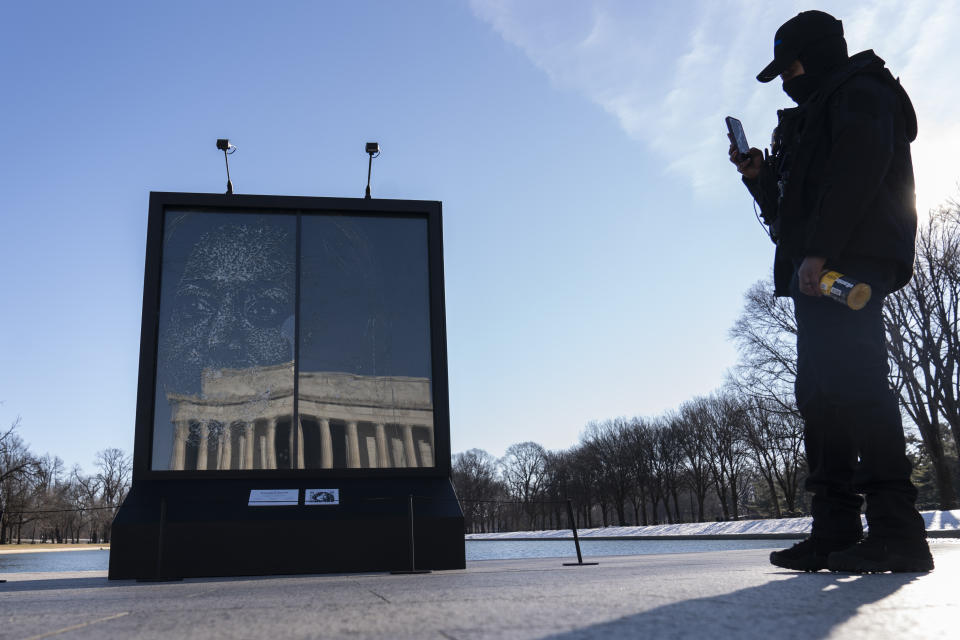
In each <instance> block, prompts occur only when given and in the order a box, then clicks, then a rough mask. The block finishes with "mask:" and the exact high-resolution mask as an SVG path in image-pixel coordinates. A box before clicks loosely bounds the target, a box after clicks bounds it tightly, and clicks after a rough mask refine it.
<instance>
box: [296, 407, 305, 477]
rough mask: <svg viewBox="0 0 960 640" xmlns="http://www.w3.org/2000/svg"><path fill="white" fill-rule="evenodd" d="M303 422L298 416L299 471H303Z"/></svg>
mask: <svg viewBox="0 0 960 640" xmlns="http://www.w3.org/2000/svg"><path fill="white" fill-rule="evenodd" d="M303 445H304V443H303V422H302V421H301V419H300V416H297V469H303V467H304V464H303V462H304V460H303V449H304V446H303Z"/></svg>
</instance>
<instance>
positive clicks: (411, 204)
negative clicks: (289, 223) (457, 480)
mask: <svg viewBox="0 0 960 640" xmlns="http://www.w3.org/2000/svg"><path fill="white" fill-rule="evenodd" d="M174 208H175V209H183V208H190V209H191V210H210V211H216V210H229V212H231V213H242V212H243V211H244V210H248V211H249V212H250V213H263V212H275V213H283V214H286V215H291V214H303V213H312V214H321V215H322V214H324V213H328V214H329V215H359V216H373V217H404V218H406V217H414V218H423V219H426V221H427V250H428V267H429V287H430V294H429V295H430V346H431V365H432V369H431V388H432V392H433V414H434V429H433V433H434V447H435V451H436V454H435V455H434V466H433V467H400V468H390V469H349V468H336V469H248V470H242V469H231V470H217V471H194V470H182V471H173V470H154V469H151V459H152V446H153V428H154V393H155V390H156V373H157V372H156V369H157V338H158V324H159V311H160V278H161V270H162V264H163V263H162V260H163V226H164V224H163V223H164V215H165V213H166V211H168V210H170V209H174ZM441 218H442V212H441V203H440V202H437V201H428V200H385V199H365V198H364V199H361V198H318V197H301V196H264V195H226V194H209V193H173V192H151V193H150V212H149V217H148V221H147V250H146V264H145V268H144V282H143V291H144V295H143V317H142V321H141V326H140V371H139V384H138V389H137V414H136V432H135V436H134V449H133V482H134V483H137V482H142V481H144V480H146V481H148V482H149V481H152V480H161V479H169V480H190V479H200V478H203V479H213V478H217V479H229V478H236V479H242V478H249V479H260V480H266V479H271V480H272V479H299V480H302V479H305V478H317V479H318V480H321V479H323V478H331V479H332V478H375V477H382V478H389V477H423V476H442V477H449V475H450V409H449V385H448V380H447V338H446V310H445V301H444V279H443V226H442V219H441ZM298 219H299V216H298ZM151 292H152V293H153V295H150V294H151Z"/></svg>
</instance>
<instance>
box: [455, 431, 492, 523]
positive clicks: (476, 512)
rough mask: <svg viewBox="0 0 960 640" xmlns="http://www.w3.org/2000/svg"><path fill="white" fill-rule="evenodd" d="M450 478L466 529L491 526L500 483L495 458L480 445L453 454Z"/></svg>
mask: <svg viewBox="0 0 960 640" xmlns="http://www.w3.org/2000/svg"><path fill="white" fill-rule="evenodd" d="M451 478H452V480H453V486H454V488H455V489H456V492H457V497H458V498H459V499H460V504H461V506H462V507H463V515H464V528H465V529H466V531H467V532H482V531H489V530H490V529H491V528H492V525H493V522H494V519H495V514H496V507H497V504H496V503H497V501H498V500H499V499H500V498H502V497H503V485H502V484H501V482H500V480H499V478H498V477H497V460H496V458H494V457H493V456H491V455H490V454H489V453H487V452H486V451H484V450H483V449H470V450H469V451H465V452H463V453H458V454H456V455H454V456H453V464H452V468H451Z"/></svg>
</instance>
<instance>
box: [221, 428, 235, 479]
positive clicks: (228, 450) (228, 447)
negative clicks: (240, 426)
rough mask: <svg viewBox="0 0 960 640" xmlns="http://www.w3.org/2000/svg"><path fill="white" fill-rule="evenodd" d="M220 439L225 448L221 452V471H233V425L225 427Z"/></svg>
mask: <svg viewBox="0 0 960 640" xmlns="http://www.w3.org/2000/svg"><path fill="white" fill-rule="evenodd" d="M220 437H221V438H222V439H223V448H222V449H221V450H220V468H221V469H232V468H233V460H232V458H233V442H232V440H233V425H232V424H225V425H223V431H222V432H221V434H220Z"/></svg>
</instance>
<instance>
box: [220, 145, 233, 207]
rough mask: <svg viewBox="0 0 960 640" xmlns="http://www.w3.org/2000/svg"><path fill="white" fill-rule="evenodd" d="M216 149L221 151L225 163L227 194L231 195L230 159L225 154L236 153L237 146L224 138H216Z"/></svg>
mask: <svg viewBox="0 0 960 640" xmlns="http://www.w3.org/2000/svg"><path fill="white" fill-rule="evenodd" d="M217 149H219V150H220V151H223V161H224V162H225V163H226V165H227V195H231V194H232V193H233V182H231V181H230V161H229V160H228V159H227V156H228V155H231V154H233V153H236V151H237V147H236V145H232V144H230V141H229V140H227V139H226V138H217Z"/></svg>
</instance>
